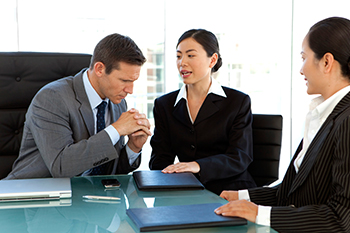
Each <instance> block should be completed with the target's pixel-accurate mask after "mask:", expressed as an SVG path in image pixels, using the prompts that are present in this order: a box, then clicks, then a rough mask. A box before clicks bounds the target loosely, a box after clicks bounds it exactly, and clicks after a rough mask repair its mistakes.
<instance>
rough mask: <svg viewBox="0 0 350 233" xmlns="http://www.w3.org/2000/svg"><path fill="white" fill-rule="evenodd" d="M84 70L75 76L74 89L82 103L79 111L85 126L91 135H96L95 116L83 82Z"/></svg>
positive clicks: (76, 96)
mask: <svg viewBox="0 0 350 233" xmlns="http://www.w3.org/2000/svg"><path fill="white" fill-rule="evenodd" d="M84 72H85V70H82V71H81V72H80V73H78V74H77V75H76V76H75V77H74V81H73V89H74V92H75V98H76V99H77V101H78V102H79V103H80V107H79V111H80V114H81V116H82V119H83V120H84V124H85V127H86V128H87V130H88V131H89V134H90V136H92V135H94V116H93V113H92V110H91V106H90V102H89V99H88V97H87V95H86V91H85V88H84V83H83V73H84Z"/></svg>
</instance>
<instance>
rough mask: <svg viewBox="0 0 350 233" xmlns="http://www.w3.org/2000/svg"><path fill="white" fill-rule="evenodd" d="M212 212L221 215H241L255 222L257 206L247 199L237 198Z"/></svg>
mask: <svg viewBox="0 0 350 233" xmlns="http://www.w3.org/2000/svg"><path fill="white" fill-rule="evenodd" d="M214 212H215V213H216V214H219V215H222V216H231V217H241V218H245V219H247V220H248V221H250V222H255V221H256V216H257V215H258V206H257V205H256V204H254V203H253V202H250V201H247V200H237V201H230V202H229V203H227V204H226V205H223V206H220V207H219V208H217V209H216V210H214Z"/></svg>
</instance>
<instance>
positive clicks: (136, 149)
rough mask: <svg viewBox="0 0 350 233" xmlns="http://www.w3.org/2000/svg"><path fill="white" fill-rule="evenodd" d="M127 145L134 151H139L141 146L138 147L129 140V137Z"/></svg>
mask: <svg viewBox="0 0 350 233" xmlns="http://www.w3.org/2000/svg"><path fill="white" fill-rule="evenodd" d="M128 147H129V148H130V150H132V151H133V152H134V153H140V152H141V150H142V148H138V147H136V146H135V145H134V144H133V143H131V142H130V139H129V141H128Z"/></svg>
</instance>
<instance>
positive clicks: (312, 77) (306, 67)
mask: <svg viewBox="0 0 350 233" xmlns="http://www.w3.org/2000/svg"><path fill="white" fill-rule="evenodd" d="M301 57H302V60H303V64H302V67H301V69H300V73H301V74H302V75H304V76H305V81H306V86H307V93H308V94H309V95H312V94H322V93H323V92H324V91H325V90H326V87H327V86H328V82H327V79H325V78H324V75H323V72H322V69H321V67H322V66H321V65H322V62H321V60H322V59H321V60H318V59H317V58H315V53H314V52H313V51H312V50H311V49H310V47H309V42H308V37H305V39H304V41H303V45H302V51H301Z"/></svg>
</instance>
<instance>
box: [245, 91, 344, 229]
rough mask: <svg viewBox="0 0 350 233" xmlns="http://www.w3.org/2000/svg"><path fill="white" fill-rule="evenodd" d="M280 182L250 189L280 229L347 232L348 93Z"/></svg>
mask: <svg viewBox="0 0 350 233" xmlns="http://www.w3.org/2000/svg"><path fill="white" fill-rule="evenodd" d="M301 149H302V143H301V144H300V145H299V148H298V149H297V151H296V153H295V155H294V157H293V159H292V161H291V163H290V165H289V168H288V170H287V172H286V175H285V177H284V179H283V181H282V183H281V184H280V185H279V186H277V187H274V188H257V189H253V190H249V195H250V198H251V200H252V201H253V202H255V203H256V204H261V205H269V206H273V207H272V209H271V227H272V228H274V229H275V230H277V231H278V232H350V92H349V93H348V94H347V95H346V96H345V97H344V98H343V99H342V100H341V101H340V102H339V103H338V104H337V106H336V107H335V108H334V110H333V111H332V113H331V114H330V115H329V117H328V118H327V119H326V121H325V122H324V123H323V125H322V126H321V128H320V130H319V132H318V133H317V134H316V136H315V138H314V140H313V141H312V142H311V144H310V146H309V148H308V150H307V152H306V154H305V157H304V160H303V162H302V164H301V166H300V169H299V172H298V173H296V172H295V168H294V165H293V163H294V160H295V159H296V157H297V156H298V154H299V152H300V150H301Z"/></svg>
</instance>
